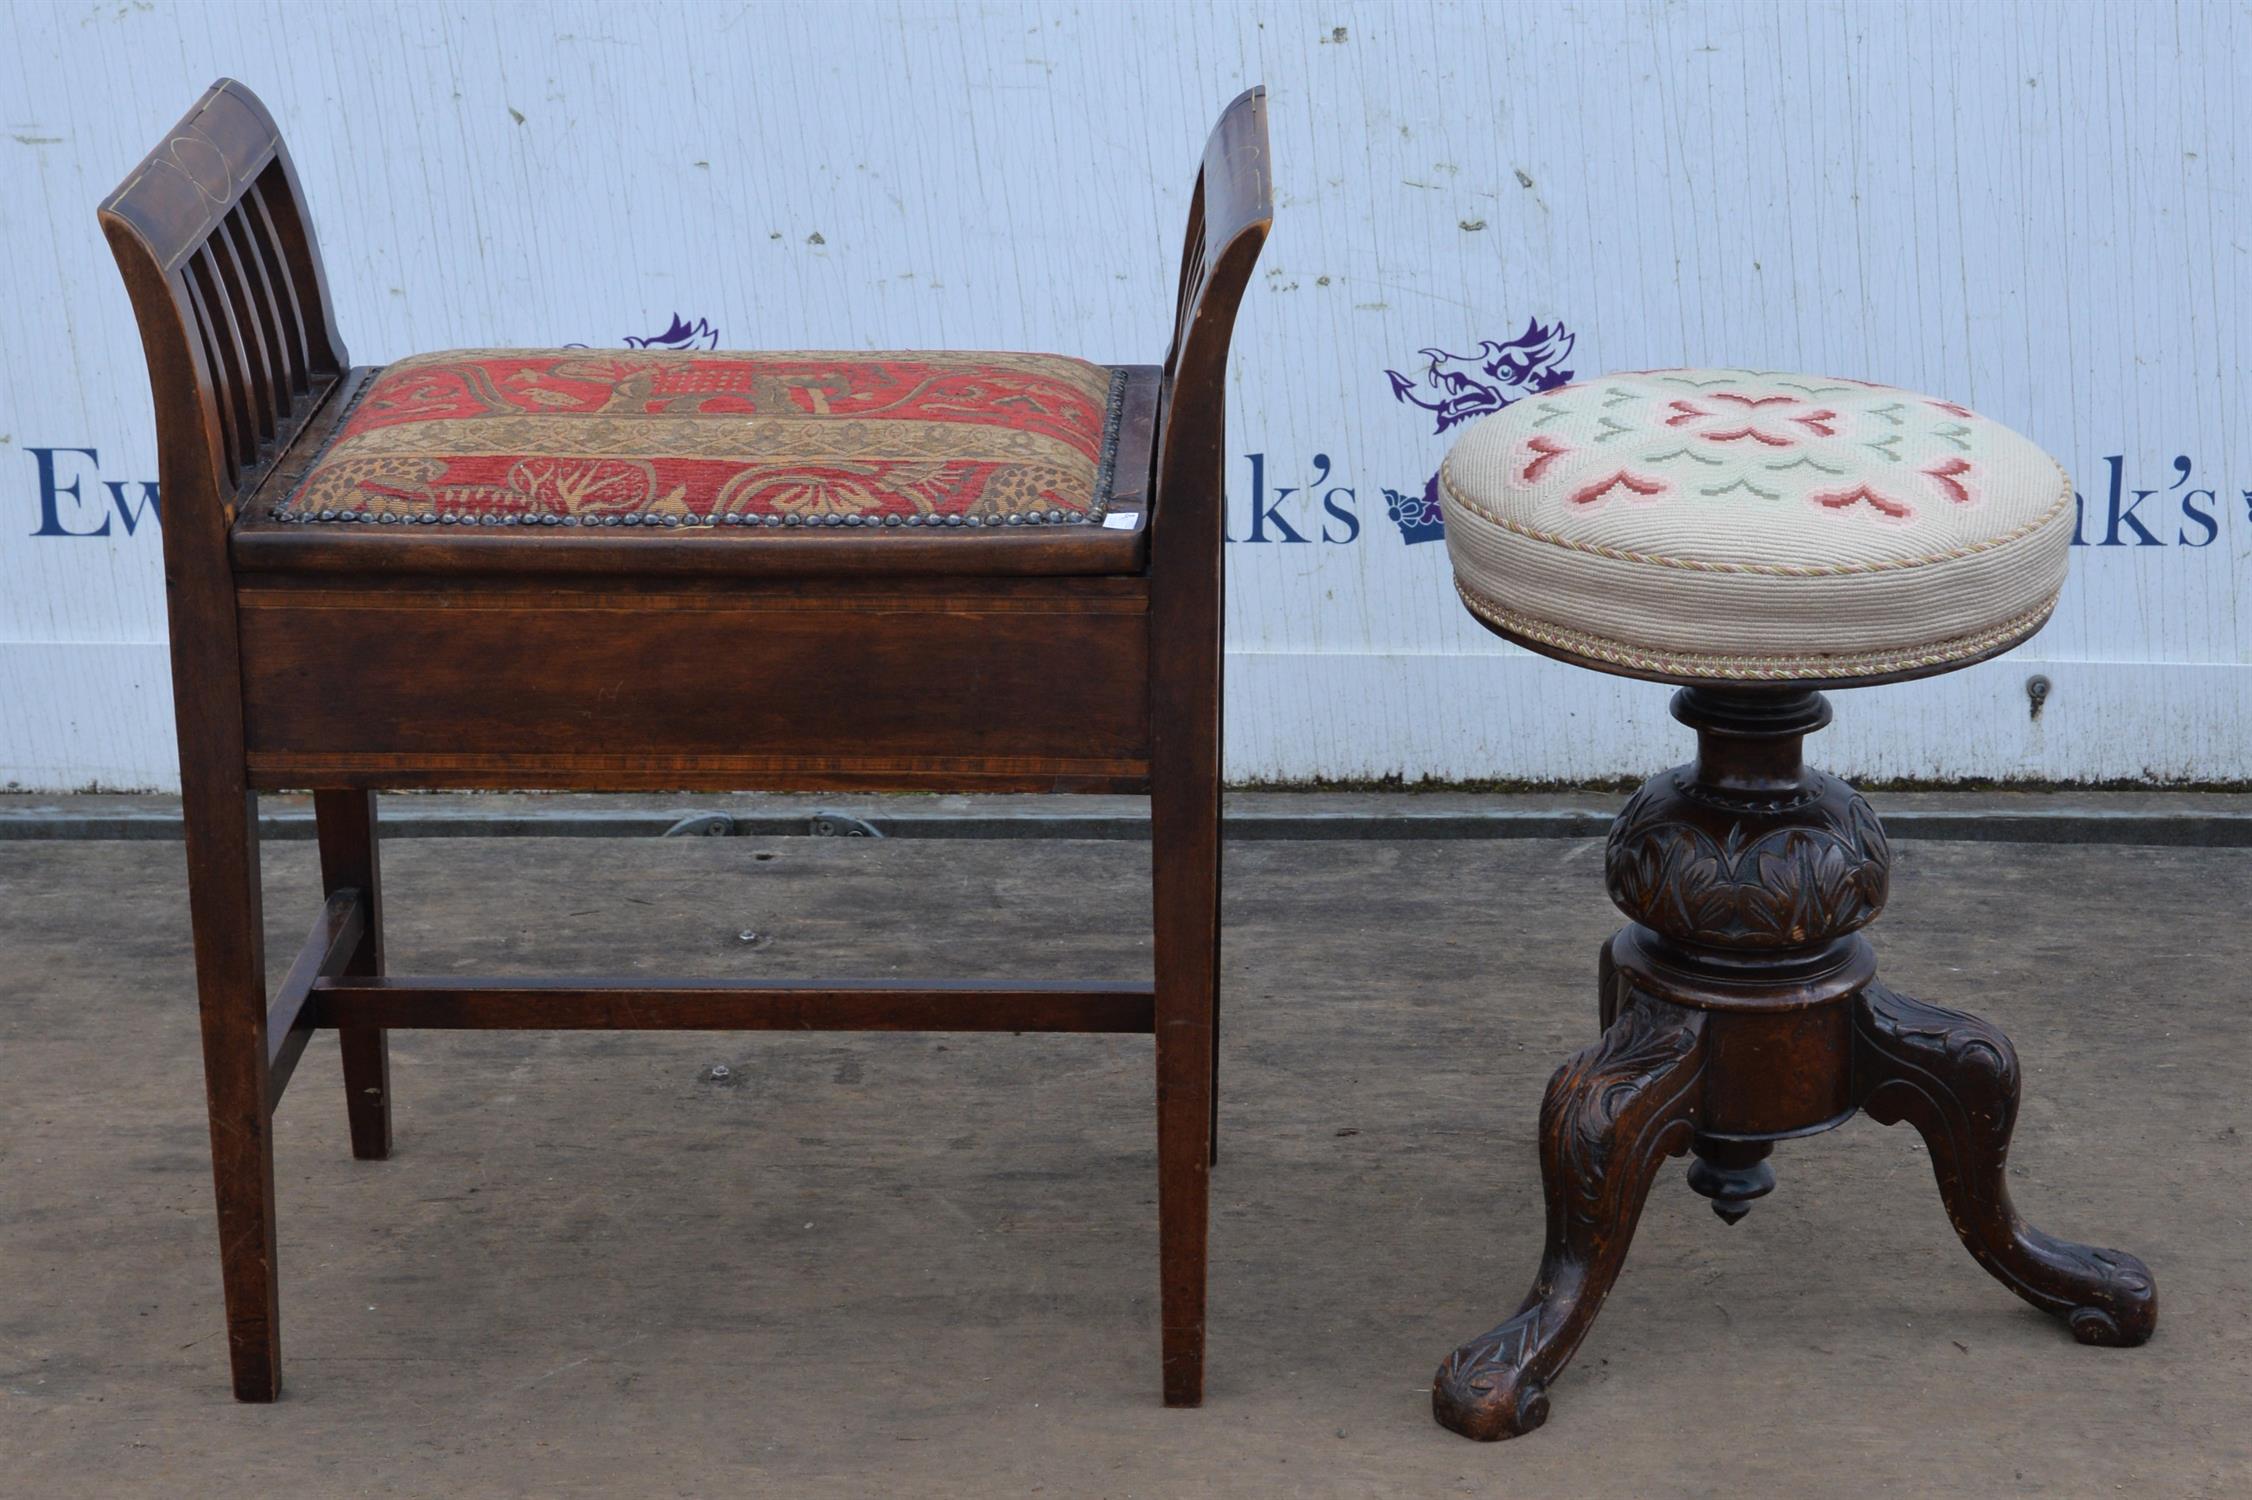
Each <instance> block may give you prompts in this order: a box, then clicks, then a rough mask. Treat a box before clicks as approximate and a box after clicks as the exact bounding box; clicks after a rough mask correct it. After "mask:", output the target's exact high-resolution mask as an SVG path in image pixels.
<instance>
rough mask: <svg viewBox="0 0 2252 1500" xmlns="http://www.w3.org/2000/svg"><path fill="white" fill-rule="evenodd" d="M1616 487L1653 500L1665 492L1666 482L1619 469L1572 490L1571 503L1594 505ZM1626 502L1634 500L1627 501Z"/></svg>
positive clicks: (1640, 497)
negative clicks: (1606, 477) (1603, 477)
mask: <svg viewBox="0 0 2252 1500" xmlns="http://www.w3.org/2000/svg"><path fill="white" fill-rule="evenodd" d="M1616 489H1623V490H1626V491H1627V492H1628V493H1629V494H1631V495H1633V496H1636V497H1637V498H1638V499H1641V500H1653V499H1656V498H1657V497H1658V496H1660V495H1662V494H1664V493H1665V492H1666V482H1665V481H1664V480H1663V479H1645V478H1643V477H1642V476H1641V475H1639V474H1630V473H1628V472H1627V471H1626V470H1624V469H1620V470H1618V471H1617V472H1616V473H1614V474H1612V475H1611V476H1610V477H1609V478H1608V479H1598V480H1596V481H1595V482H1594V483H1593V484H1590V485H1586V486H1584V487H1582V488H1580V489H1578V490H1575V491H1573V492H1572V503H1573V504H1574V505H1595V504H1598V503H1600V502H1601V500H1602V499H1603V497H1604V496H1605V495H1608V494H1610V493H1611V491H1613V490H1616ZM1628 503H1629V504H1632V503H1634V502H1633V501H1629V502H1628Z"/></svg>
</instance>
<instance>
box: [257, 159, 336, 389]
mask: <svg viewBox="0 0 2252 1500" xmlns="http://www.w3.org/2000/svg"><path fill="white" fill-rule="evenodd" d="M246 196H247V198H248V200H249V201H250V202H252V203H254V204H256V205H257V208H258V211H259V214H260V217H261V219H262V221H263V222H264V223H265V225H266V226H267V228H268V231H269V232H270V233H271V234H272V235H273V240H274V247H275V249H276V250H277V251H279V252H280V255H281V259H282V263H283V264H284V265H285V266H286V267H287V268H288V276H287V280H288V282H289V286H290V288H291V291H292V294H293V296H292V302H293V306H294V308H295V310H296V316H297V322H298V326H299V327H300V328H301V329H303V331H304V338H305V363H306V366H307V368H309V369H313V370H336V369H340V368H342V366H343V362H344V351H343V350H342V349H341V348H337V347H334V341H333V339H332V338H331V335H330V330H329V326H328V316H329V314H328V305H327V304H328V293H327V290H326V286H327V283H326V281H325V279H324V278H323V277H322V275H321V267H320V259H319V251H318V250H317V249H315V248H314V244H313V231H312V226H311V225H309V224H308V223H307V222H306V221H305V215H304V211H303V205H302V204H300V203H299V202H298V200H297V195H296V193H295V191H294V190H293V187H292V182H291V178H290V176H289V174H288V171H287V169H286V168H285V166H284V165H283V162H282V160H281V159H280V158H279V157H277V158H276V159H275V161H274V163H273V165H272V166H270V167H268V168H267V169H266V171H265V173H264V175H262V176H261V177H260V178H259V179H258V180H257V181H256V182H254V183H252V184H251V185H250V190H249V192H248V194H247V195H246Z"/></svg>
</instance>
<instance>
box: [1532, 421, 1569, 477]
mask: <svg viewBox="0 0 2252 1500" xmlns="http://www.w3.org/2000/svg"><path fill="white" fill-rule="evenodd" d="M1525 447H1526V449H1527V450H1528V451H1530V452H1532V453H1536V454H1538V455H1540V456H1539V457H1537V458H1535V459H1534V460H1533V461H1532V462H1531V463H1529V464H1527V465H1525V483H1527V484H1531V483H1532V482H1533V481H1534V480H1536V479H1538V478H1540V476H1541V475H1542V474H1543V473H1545V472H1547V469H1548V467H1549V465H1551V464H1553V463H1555V462H1556V460H1558V459H1559V458H1562V457H1563V456H1564V455H1565V454H1567V453H1569V452H1571V451H1572V450H1571V449H1569V448H1567V447H1565V446H1564V445H1563V444H1562V443H1559V442H1558V441H1556V439H1554V438H1552V437H1550V436H1549V435H1548V434H1547V433H1545V432H1543V433H1539V434H1537V435H1536V436H1534V437H1533V438H1532V440H1531V441H1529V442H1527V443H1526V444H1525Z"/></svg>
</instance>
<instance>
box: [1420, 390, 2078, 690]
mask: <svg viewBox="0 0 2252 1500" xmlns="http://www.w3.org/2000/svg"><path fill="white" fill-rule="evenodd" d="M1439 493H1440V500H1441V504H1442V506H1443V507H1444V509H1445V512H1446V523H1447V549H1448V552H1449V553H1450V555H1451V556H1452V558H1453V561H1454V572H1455V583H1456V586H1457V588H1458V589H1459V590H1460V591H1461V594H1462V598H1463V602H1464V603H1466V604H1467V605H1468V606H1469V607H1470V610H1471V612H1472V613H1474V614H1476V615H1477V616H1478V617H1479V618H1480V619H1481V620H1483V621H1485V622H1486V624H1488V625H1489V626H1491V627H1492V628H1494V629H1495V630H1497V631H1499V632H1500V633H1502V634H1503V635H1506V636H1508V637H1509V638H1511V639H1513V640H1516V641H1519V642H1521V643H1523V644H1525V645H1528V646H1531V647H1533V648H1535V649H1537V650H1541V651H1544V652H1547V653H1549V654H1552V655H1557V656H1562V657H1565V658H1568V659H1571V660H1574V661H1579V662H1583V663H1584V664H1586V665H1589V666H1594V667H1599V668H1602V669H1604V670H1608V671H1615V672H1625V673H1628V674H1630V675H1635V676H1646V677H1656V678H1661V679H1665V680H1669V681H1677V682H1695V681H1714V680H1720V681H1736V682H1746V683H1752V682H1777V683H1781V682H1798V683H1814V682H1826V683H1831V684H1841V683H1845V682H1851V681H1866V680H1868V679H1872V678H1883V677H1904V676H1919V675H1923V674H1926V673H1931V672H1941V671H1946V670H1948V669H1950V668H1952V667H1957V666H1962V665H1965V664H1967V663H1969V662H1971V661H1974V660H1976V659H1978V658H1980V657H1985V656H1990V655H1993V654H1994V653H1995V652H1998V651H2002V650H2006V649H2008V648H2009V647H2010V646H2013V645H2015V644H2016V643H2017V642H2019V641H2021V640H2023V639H2025V638H2026V637H2027V636H2029V635H2031V634H2032V633H2033V632H2034V631H2036V630H2038V629H2040V627H2041V625H2042V623H2043V622H2044V621H2046V620H2047V619H2048V616H2049V612H2050V610H2051V609H2052V608H2054V607H2055V604H2056V597H2057V590H2058V589H2059V588H2060V587H2061V586H2062V584H2063V582H2064V570H2065V549H2066V547H2067V545H2068V543H2069V542H2070V540H2071V534H2072V523H2071V510H2072V483H2071V480H2070V479H2069V478H2067V477H2066V475H2065V472H2064V470H2063V469H2062V468H2061V467H2060V466H2059V465H2058V464H2057V462H2056V460H2054V459H2052V458H2050V457H2049V456H2048V455H2047V454H2046V453H2044V452H2042V451H2041V450H2040V449H2039V448H2037V447H2035V446H2034V445H2033V444H2032V443H2030V442H2028V441H2027V440H2026V439H2024V438H2022V437H2019V436H2018V435H2017V434H2016V433H2014V432H2012V431H2010V430H2009V429H2008V428H2006V427H2002V426H2000V425H1998V424H1997V423H1994V422H1991V421H1988V420H1987V419H1985V418H1984V417H1981V416H1979V415H1978V414H1977V413H1975V412H1972V411H1969V410H1967V409H1965V408H1964V407H1961V406H1958V405H1956V404H1955V403H1953V402H1951V401H1942V400H1937V399H1934V398H1932V397H1929V396H1919V395H1916V394H1914V393H1913V392H1910V391H1903V390H1896V389H1894V388H1892V387H1890V386H1879V385H1869V384H1866V383H1864V382H1861V381H1856V380H1842V379H1835V378H1825V377H1821V376H1813V375H1794V374H1787V373H1778V372H1772V371H1764V370H1697V369H1689V370H1648V371H1639V372H1635V373H1630V374H1621V375H1611V376H1606V377H1604V378H1602V379H1598V380H1591V381H1586V382H1582V383H1580V384H1576V385H1568V386H1563V387H1560V388H1558V389H1556V390H1552V391H1546V392H1543V393H1541V394H1540V395H1537V396H1529V397H1526V398H1525V399H1523V400H1521V401H1518V402H1516V403H1515V404H1513V405H1511V406H1509V407H1507V408H1506V409H1504V410H1502V411H1500V412H1497V413H1495V414H1494V415H1492V416H1489V417H1486V418H1484V419H1483V420H1482V421H1480V422H1478V423H1477V424H1476V425H1475V426H1473V427H1472V428H1471V429H1470V430H1469V431H1468V432H1467V433H1466V434H1465V435H1464V436H1463V437H1462V438H1461V439H1460V440H1459V441H1458V442H1457V443H1456V444H1455V446H1454V448H1453V450H1452V451H1451V452H1450V453H1449V454H1448V455H1447V459H1446V462H1445V464H1444V465H1443V466H1442V467H1441V469H1440V471H1439Z"/></svg>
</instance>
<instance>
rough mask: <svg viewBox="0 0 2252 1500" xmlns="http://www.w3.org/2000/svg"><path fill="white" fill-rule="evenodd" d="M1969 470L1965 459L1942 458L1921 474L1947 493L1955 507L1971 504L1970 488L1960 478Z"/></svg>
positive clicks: (1969, 466)
mask: <svg viewBox="0 0 2252 1500" xmlns="http://www.w3.org/2000/svg"><path fill="white" fill-rule="evenodd" d="M1970 470H1971V464H1970V460H1969V459H1967V458H1943V459H1941V460H1940V461H1939V462H1938V463H1935V464H1933V465H1932V466H1931V467H1930V468H1928V469H1925V470H1924V471H1923V472H1924V473H1925V474H1927V475H1929V476H1930V477H1931V478H1932V479H1933V480H1934V481H1935V482H1937V484H1938V485H1939V487H1940V488H1941V489H1943V490H1945V491H1946V492H1947V498H1948V499H1950V500H1952V501H1954V502H1955V503H1956V504H1957V505H1970V504H1972V503H1973V501H1972V499H1971V492H1970V486H1969V485H1966V484H1964V483H1963V481H1962V477H1961V476H1963V475H1965V474H1968V473H1969V472H1970Z"/></svg>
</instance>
